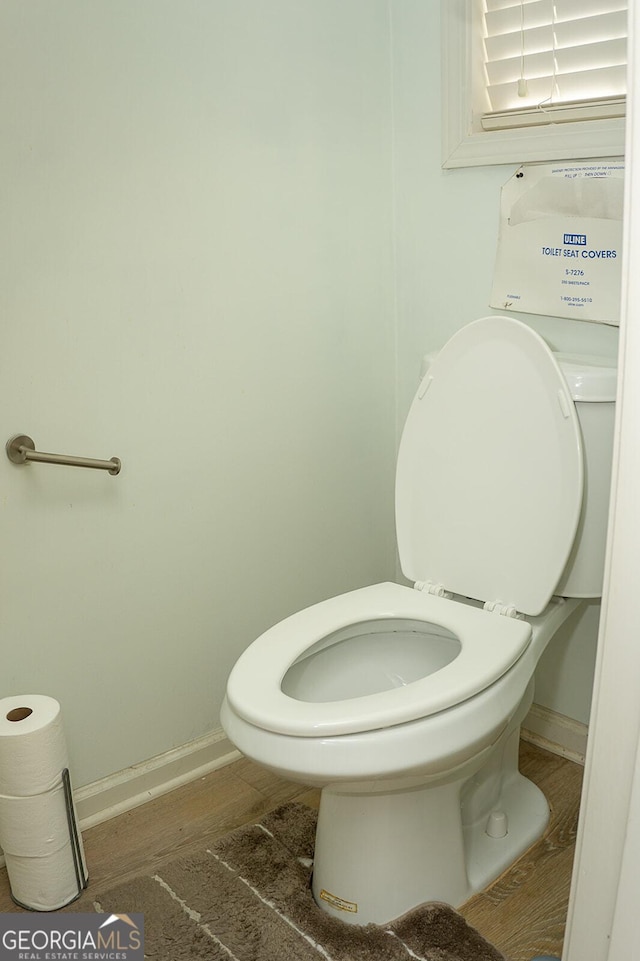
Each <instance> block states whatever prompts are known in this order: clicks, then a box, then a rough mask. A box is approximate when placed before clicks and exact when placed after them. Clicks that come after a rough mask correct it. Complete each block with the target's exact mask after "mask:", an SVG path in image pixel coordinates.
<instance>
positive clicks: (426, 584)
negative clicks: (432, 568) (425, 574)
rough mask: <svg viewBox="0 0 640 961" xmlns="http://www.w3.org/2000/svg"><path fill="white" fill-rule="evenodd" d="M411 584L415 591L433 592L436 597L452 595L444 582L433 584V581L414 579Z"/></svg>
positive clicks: (449, 596) (450, 596)
mask: <svg viewBox="0 0 640 961" xmlns="http://www.w3.org/2000/svg"><path fill="white" fill-rule="evenodd" d="M413 586H414V588H415V590H416V591H424V592H425V594H435V596H436V597H446V598H452V597H453V594H450V593H449V591H447V590H446V589H445V586H444V584H434V583H433V581H416V582H415V584H414V585H413Z"/></svg>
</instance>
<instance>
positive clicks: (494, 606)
mask: <svg viewBox="0 0 640 961" xmlns="http://www.w3.org/2000/svg"><path fill="white" fill-rule="evenodd" d="M483 610H485V611H490V612H491V613H492V614H502V616H503V617H515V618H517V620H519V621H523V620H524V614H519V613H518V611H517V610H516V608H515V607H514V606H513V604H505V603H503V601H485V603H484V607H483Z"/></svg>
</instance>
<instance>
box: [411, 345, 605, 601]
mask: <svg viewBox="0 0 640 961" xmlns="http://www.w3.org/2000/svg"><path fill="white" fill-rule="evenodd" d="M554 356H555V359H556V361H557V362H558V364H559V366H560V369H561V370H562V372H563V374H564V376H565V379H566V381H567V384H568V386H569V390H570V391H571V396H572V397H573V400H574V403H575V405H576V411H577V414H578V420H579V422H580V429H581V431H582V439H583V449H584V468H585V473H584V496H583V501H582V512H581V514H580V520H579V522H578V530H577V533H576V538H575V540H574V543H573V549H572V551H571V554H570V555H569V560H568V561H567V564H566V567H565V569H564V571H563V573H562V576H561V578H560V580H559V582H558V586H557V588H556V590H555V591H554V593H555V594H556V595H559V596H561V597H585V598H586V597H600V596H601V594H602V581H603V575H604V556H605V547H606V540H607V521H608V514H609V488H610V486H611V462H612V454H613V425H614V418H615V399H616V385H617V367H616V362H615V360H614V359H613V358H611V357H600V356H597V355H593V354H568V353H556V352H555V351H554ZM435 357H436V353H430V354H425V356H424V357H423V359H422V366H421V371H420V377H421V378H422V377H424V375H425V374H426V372H427V370H428V369H429V367H430V366H431V364H432V363H433V360H434V358H435Z"/></svg>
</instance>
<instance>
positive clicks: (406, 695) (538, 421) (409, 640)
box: [221, 317, 616, 924]
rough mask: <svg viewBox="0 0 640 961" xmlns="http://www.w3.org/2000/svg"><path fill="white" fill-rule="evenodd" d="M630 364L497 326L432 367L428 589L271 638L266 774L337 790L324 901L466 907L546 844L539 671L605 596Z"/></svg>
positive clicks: (256, 669)
mask: <svg viewBox="0 0 640 961" xmlns="http://www.w3.org/2000/svg"><path fill="white" fill-rule="evenodd" d="M615 385H616V371H615V366H614V364H613V362H612V361H610V360H606V359H604V360H603V359H600V358H597V357H578V356H571V355H561V354H554V353H553V352H552V351H551V349H550V348H549V347H548V346H547V344H546V343H545V342H544V340H542V338H541V337H540V336H539V335H538V334H536V333H535V332H534V331H533V330H532V329H531V328H530V327H528V326H527V325H525V324H523V323H521V322H520V321H517V320H514V319H512V318H508V317H485V318H482V319H480V320H477V321H474V322H473V323H470V324H468V325H467V326H466V327H463V328H462V329H461V330H459V331H458V332H457V333H456V334H454V336H453V337H452V338H451V339H450V340H449V341H448V343H447V344H445V346H444V347H443V348H442V349H441V350H440V351H439V352H438V353H437V354H436V355H434V356H432V357H430V358H429V361H428V363H427V370H426V372H425V375H424V377H423V378H422V380H421V381H420V385H419V388H418V391H417V393H416V396H415V398H414V400H413V403H412V405H411V408H410V411H409V414H408V416H407V420H406V424H405V427H404V431H403V435H402V440H401V443H400V448H399V453H398V463H397V474H396V527H397V539H398V553H399V558H400V564H401V568H402V572H403V574H404V576H405V578H406V579H407V581H409V582H410V583H409V585H401V584H395V583H381V584H374V585H372V586H369V587H364V588H361V589H358V590H354V591H351V592H349V593H347V594H342V595H339V596H337V597H333V598H330V599H329V600H326V601H322V602H321V603H318V604H315V605H313V606H312V607H309V608H307V609H305V610H302V611H299V612H298V613H296V614H293V615H292V616H290V617H288V618H286V619H285V620H284V621H282V622H280V623H279V624H276V625H275V626H274V627H272V628H270V629H269V630H267V631H266V632H265V633H264V634H262V635H261V636H260V637H259V638H258V639H257V640H255V641H254V642H253V643H252V644H251V645H250V646H249V647H248V648H247V650H246V651H245V652H244V653H243V654H242V655H241V657H240V658H239V660H238V661H237V663H236V665H235V667H234V668H233V670H232V672H231V675H230V677H229V680H228V685H227V692H226V697H225V700H224V703H223V706H222V713H221V720H222V725H223V727H224V729H225V731H226V733H227V735H228V737H229V738H230V740H231V741H232V742H233V743H234V744H235V745H236V746H237V747H238V748H239V749H240V751H242V752H243V754H245V755H246V756H247V757H249V758H251V759H253V760H254V761H256V762H257V763H259V764H262V765H264V766H265V767H266V768H268V769H269V770H271V771H273V772H275V773H276V774H278V775H281V776H282V777H284V778H288V779H290V780H293V781H296V782H299V783H301V784H307V785H310V786H315V787H318V788H321V795H320V808H319V814H318V827H317V834H316V845H315V858H314V865H313V895H314V898H315V900H316V902H317V903H318V905H319V906H320V907H321V908H322V909H323V910H325V911H326V912H328V913H329V914H331V915H333V916H335V917H338V918H340V919H341V920H343V921H346V922H348V923H352V924H367V923H369V922H375V923H379V924H382V923H385V922H387V921H389V920H391V919H393V918H396V917H398V916H400V915H402V914H404V913H405V912H406V911H408V910H410V909H411V908H413V907H415V906H416V905H418V904H421V903H423V902H425V901H441V902H447V903H449V904H452V905H454V906H459V905H460V904H462V903H463V902H464V901H466V900H467V899H468V898H469V897H470V896H471V895H472V894H473V893H474V892H476V891H479V890H481V889H482V888H484V887H486V886H487V884H489V883H490V882H491V881H492V880H493V879H495V878H497V877H498V876H499V875H500V874H501V873H502V872H503V871H504V870H505V869H506V868H507V867H508V866H509V865H510V864H512V863H513V861H515V860H516V858H518V857H519V855H520V854H522V853H523V852H524V851H525V850H526V849H527V848H528V847H529V846H530V845H531V844H532V843H533V842H534V841H535V840H536V839H537V838H539V837H540V836H541V835H542V833H543V832H544V830H545V827H546V825H547V823H548V817H549V809H548V805H547V802H546V799H545V798H544V795H543V794H542V792H541V791H540V790H539V789H538V788H537V787H536V786H535V785H534V784H533V783H532V782H531V781H529V780H527V779H526V778H525V777H523V776H522V775H521V774H520V772H519V770H518V744H519V736H520V725H521V723H522V721H523V719H524V717H525V715H526V714H527V712H528V710H529V708H530V706H531V704H532V701H533V678H534V671H535V668H536V665H537V663H538V660H539V658H540V656H541V654H542V653H543V651H544V650H545V648H546V646H547V644H548V643H549V642H551V641H552V639H553V637H554V635H555V634H556V632H557V631H558V629H559V628H560V627H561V625H562V624H563V623H564V622H566V621H567V620H568V619H569V618H571V617H572V615H573V614H574V612H575V611H576V610H577V609H578V608H579V606H580V605H581V599H583V598H592V597H599V596H600V594H601V590H602V579H603V566H604V549H605V540H606V525H607V510H608V493H609V482H610V470H611V451H612V444H613V422H614V399H615Z"/></svg>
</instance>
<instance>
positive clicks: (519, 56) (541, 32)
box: [441, 0, 627, 167]
mask: <svg viewBox="0 0 640 961" xmlns="http://www.w3.org/2000/svg"><path fill="white" fill-rule="evenodd" d="M626 8H627V2H626V0H442V3H441V10H442V28H443V29H442V43H443V111H444V114H443V121H444V122H443V166H445V167H462V166H473V165H476V164H496V163H523V162H526V161H529V162H531V161H548V160H570V159H581V158H586V157H615V156H621V155H622V154H623V152H624V105H625V93H626V17H627V14H626Z"/></svg>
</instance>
